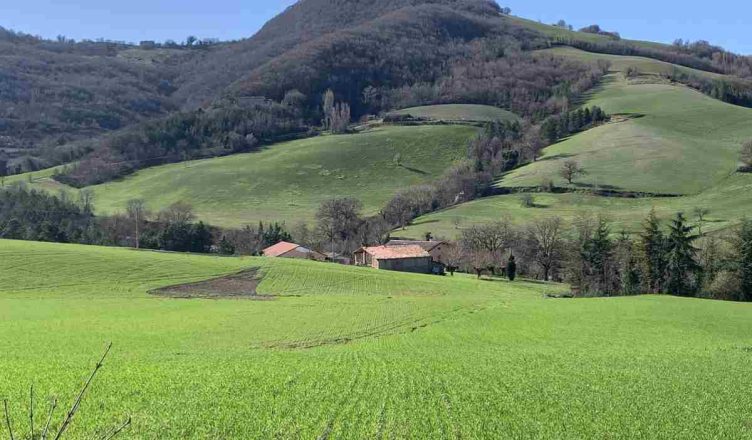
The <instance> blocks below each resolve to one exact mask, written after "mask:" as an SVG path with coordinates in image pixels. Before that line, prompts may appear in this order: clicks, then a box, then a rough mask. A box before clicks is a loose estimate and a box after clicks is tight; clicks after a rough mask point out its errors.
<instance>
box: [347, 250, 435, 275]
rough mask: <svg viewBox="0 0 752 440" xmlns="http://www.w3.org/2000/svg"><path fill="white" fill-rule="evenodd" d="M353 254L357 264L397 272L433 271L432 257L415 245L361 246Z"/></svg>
mask: <svg viewBox="0 0 752 440" xmlns="http://www.w3.org/2000/svg"><path fill="white" fill-rule="evenodd" d="M354 255H355V264H356V265H357V266H370V267H373V268H375V269H381V270H393V271H398V272H415V273H432V272H433V265H434V262H433V257H431V254H429V253H428V252H427V251H426V250H425V249H423V248H422V247H420V246H416V245H412V246H373V247H362V248H360V249H358V250H357V251H355V254H354Z"/></svg>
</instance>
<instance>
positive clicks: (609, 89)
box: [500, 75, 752, 194]
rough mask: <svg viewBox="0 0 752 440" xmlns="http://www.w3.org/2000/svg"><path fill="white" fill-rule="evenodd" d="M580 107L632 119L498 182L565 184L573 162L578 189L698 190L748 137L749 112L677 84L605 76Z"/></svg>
mask: <svg viewBox="0 0 752 440" xmlns="http://www.w3.org/2000/svg"><path fill="white" fill-rule="evenodd" d="M587 105H589V106H593V105H597V106H600V107H602V108H603V109H604V110H605V111H606V112H608V113H609V114H626V115H628V116H629V117H630V118H631V119H627V120H625V121H622V122H615V123H612V124H607V125H604V126H601V127H597V128H595V129H593V130H589V131H586V132H584V133H580V134H578V135H575V136H572V137H571V138H569V139H567V140H564V141H563V142H560V143H558V144H556V145H554V146H552V147H549V148H547V149H546V150H545V154H544V155H543V157H542V158H541V159H540V160H539V161H538V162H536V163H534V164H531V165H529V166H525V167H522V168H520V169H518V170H516V171H514V172H512V173H510V174H508V175H507V176H505V177H504V178H503V179H502V181H501V182H500V184H501V186H504V187H530V186H538V185H540V184H541V182H542V181H543V180H544V179H547V178H549V179H552V180H553V181H554V182H555V184H556V185H557V186H566V182H565V181H564V179H562V178H561V177H560V176H559V175H558V170H559V169H560V168H561V166H562V164H563V163H564V161H566V160H576V161H578V162H579V163H580V164H581V165H582V166H583V167H584V168H585V170H586V171H587V175H586V176H584V177H581V178H578V179H577V180H576V182H575V184H576V185H577V186H587V187H590V186H601V187H603V188H609V189H616V190H627V191H640V192H648V193H669V194H697V193H699V192H701V191H703V190H707V189H709V188H711V187H713V186H715V185H717V184H719V183H720V182H722V181H723V180H724V179H726V178H727V177H728V176H729V175H731V174H732V173H733V172H734V171H735V170H736V169H737V167H738V165H739V162H738V157H739V149H740V148H741V144H742V142H743V141H744V140H746V139H749V138H752V109H748V108H744V107H737V106H734V105H730V104H725V103H723V102H721V101H718V100H715V99H712V98H710V97H707V96H705V95H703V94H701V93H699V92H695V91H693V90H691V89H689V88H686V87H683V86H677V85H669V84H643V83H639V84H633V83H630V82H626V81H624V80H622V79H621V78H619V77H617V76H614V75H612V76H611V77H610V78H609V79H608V81H607V82H606V84H604V85H603V86H602V88H601V90H599V91H597V92H596V93H594V94H593V96H592V97H591V99H590V100H589V102H588V103H587Z"/></svg>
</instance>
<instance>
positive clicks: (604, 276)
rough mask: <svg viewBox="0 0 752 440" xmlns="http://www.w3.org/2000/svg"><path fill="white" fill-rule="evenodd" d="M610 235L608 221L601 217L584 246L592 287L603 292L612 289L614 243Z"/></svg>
mask: <svg viewBox="0 0 752 440" xmlns="http://www.w3.org/2000/svg"><path fill="white" fill-rule="evenodd" d="M610 236H611V229H610V226H609V223H608V221H606V220H605V219H602V218H601V219H599V220H598V225H597V226H596V228H595V231H594V233H593V236H592V237H591V238H590V240H588V241H587V243H586V244H585V248H584V256H585V261H586V262H587V263H588V266H589V267H590V275H591V282H590V284H591V286H592V289H593V290H594V291H596V292H599V293H604V294H610V293H613V291H614V289H613V285H612V277H611V271H612V263H613V251H614V244H613V242H612V241H611V238H610Z"/></svg>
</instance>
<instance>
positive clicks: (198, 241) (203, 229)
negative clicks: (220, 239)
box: [190, 222, 213, 254]
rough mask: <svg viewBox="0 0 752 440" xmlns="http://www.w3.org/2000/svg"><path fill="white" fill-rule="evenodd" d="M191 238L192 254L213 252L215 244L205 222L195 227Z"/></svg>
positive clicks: (192, 229)
mask: <svg viewBox="0 0 752 440" xmlns="http://www.w3.org/2000/svg"><path fill="white" fill-rule="evenodd" d="M190 236H191V237H190V242H191V244H190V251H191V252H196V253H202V254H206V253H208V252H209V251H210V250H211V246H212V244H213V240H212V235H211V231H210V230H209V228H208V227H207V226H206V225H205V224H204V222H198V223H197V224H195V225H193V227H192V228H191V234H190Z"/></svg>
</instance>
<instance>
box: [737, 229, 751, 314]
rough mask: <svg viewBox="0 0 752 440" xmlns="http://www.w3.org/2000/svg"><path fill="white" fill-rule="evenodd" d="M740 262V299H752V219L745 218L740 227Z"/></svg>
mask: <svg viewBox="0 0 752 440" xmlns="http://www.w3.org/2000/svg"><path fill="white" fill-rule="evenodd" d="M738 252H739V254H738V264H739V278H740V279H741V283H740V284H741V289H740V292H739V299H740V300H741V301H752V220H747V219H745V220H744V221H742V225H741V227H740V228H739V242H738Z"/></svg>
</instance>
